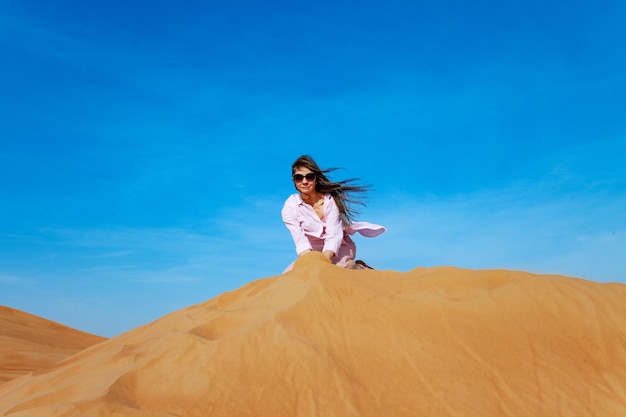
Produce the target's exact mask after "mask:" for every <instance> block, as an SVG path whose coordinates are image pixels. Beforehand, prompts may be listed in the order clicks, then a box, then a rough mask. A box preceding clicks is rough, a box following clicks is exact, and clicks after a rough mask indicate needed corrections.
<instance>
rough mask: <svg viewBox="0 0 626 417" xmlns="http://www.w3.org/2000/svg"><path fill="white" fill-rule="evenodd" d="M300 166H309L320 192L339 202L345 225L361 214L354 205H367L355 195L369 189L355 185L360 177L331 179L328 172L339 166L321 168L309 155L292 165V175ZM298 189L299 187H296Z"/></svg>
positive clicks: (303, 156)
mask: <svg viewBox="0 0 626 417" xmlns="http://www.w3.org/2000/svg"><path fill="white" fill-rule="evenodd" d="M298 168H308V169H310V170H311V171H312V172H314V173H315V179H316V181H315V190H316V191H317V192H318V193H322V194H330V195H331V196H332V197H333V198H334V199H335V203H336V204H337V208H338V209H339V214H340V216H341V221H342V222H343V224H344V225H345V226H347V225H349V224H350V223H351V222H353V221H355V220H356V216H357V215H358V214H359V212H358V211H357V210H355V209H354V208H353V207H352V206H353V205H354V204H360V205H362V206H365V203H363V202H362V201H361V200H360V199H359V198H357V197H355V194H363V193H365V192H367V191H368V190H369V187H368V186H362V185H353V184H351V183H352V182H354V181H358V178H349V179H347V180H343V181H331V180H330V179H328V177H327V176H326V174H327V173H329V172H332V171H335V170H337V169H339V168H327V169H321V168H320V167H319V166H318V165H317V163H316V162H315V161H314V160H313V158H311V157H310V156H309V155H302V156H301V157H299V158H298V159H296V160H295V162H294V163H293V164H292V165H291V175H292V176H293V174H294V173H295V171H296V170H297V169H298ZM296 189H297V188H296Z"/></svg>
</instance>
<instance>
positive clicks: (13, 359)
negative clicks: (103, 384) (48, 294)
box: [0, 306, 106, 384]
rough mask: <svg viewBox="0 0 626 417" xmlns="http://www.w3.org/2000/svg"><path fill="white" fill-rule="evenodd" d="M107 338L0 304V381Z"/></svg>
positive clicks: (50, 362) (37, 367)
mask: <svg viewBox="0 0 626 417" xmlns="http://www.w3.org/2000/svg"><path fill="white" fill-rule="evenodd" d="M104 340H106V338H104V337H100V336H95V335H92V334H88V333H84V332H81V331H78V330H76V329H72V328H70V327H67V326H64V325H62V324H59V323H55V322H53V321H50V320H46V319H44V318H41V317H37V316H33V315H32V314H28V313H25V312H23V311H19V310H15V309H12V308H9V307H3V306H0V384H2V383H3V382H6V381H9V380H11V379H13V378H16V377H18V376H21V375H24V374H27V373H29V372H31V371H34V370H35V369H40V368H45V367H47V366H50V365H53V364H55V363H57V362H60V361H61V360H63V359H65V358H67V357H69V356H71V355H73V354H75V353H77V352H79V351H81V350H83V349H85V348H87V347H89V346H91V345H94V344H96V343H100V342H102V341H104Z"/></svg>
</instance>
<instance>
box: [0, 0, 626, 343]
mask: <svg viewBox="0 0 626 417" xmlns="http://www.w3.org/2000/svg"><path fill="white" fill-rule="evenodd" d="M546 3H547V4H546ZM624 16H626V3H624V2H623V1H621V0H620V1H618V0H615V1H607V0H599V1H596V0H594V1H591V0H587V1H567V2H566V1H561V0H558V1H552V2H544V1H535V0H530V1H528V0H526V1H511V2H495V1H475V2H466V1H459V0H443V1H439V2H422V1H398V0H392V1H387V2H370V1H365V2H363V1H360V2H355V1H347V0H333V1H327V0H321V1H316V2H304V1H295V0H294V1H286V0H285V1H275V0H269V1H263V2H261V1H250V2H243V1H237V0H235V1H232V2H212V1H179V2H175V3H170V2H164V1H151V2H147V1H141V0H140V1H135V2H127V1H120V0H112V1H108V2H95V3H94V2H84V1H78V0H72V1H69V0H55V1H52V2H51V1H42V0H39V1H33V0H4V1H2V2H1V3H0V51H1V53H2V64H0V128H1V130H0V304H2V305H6V306H10V307H13V308H18V309H21V310H25V311H28V312H30V313H33V314H37V315H40V316H43V317H46V318H49V319H52V320H55V321H59V322H61V323H64V324H66V325H69V326H72V327H75V328H78V329H81V330H84V331H88V332H92V333H97V334H100V335H104V336H115V335H117V334H119V333H121V332H124V331H126V330H130V329H133V328H135V327H137V326H139V325H142V324H145V323H148V322H151V321H153V320H155V319H157V318H159V317H161V316H163V315H165V314H167V313H169V312H172V311H175V310H178V309H180V308H184V307H186V306H189V305H192V304H195V303H200V302H203V301H205V300H207V299H210V298H212V297H214V296H216V295H219V294H220V293H222V292H224V291H231V290H234V289H236V288H238V287H240V286H241V285H243V284H245V283H247V282H250V281H252V280H255V279H258V278H263V277H270V276H275V275H278V274H279V273H280V272H281V271H282V270H283V268H284V267H285V266H286V265H287V264H289V263H290V262H291V261H292V260H293V257H294V256H295V252H294V248H293V243H292V241H291V238H290V236H289V234H288V232H287V230H286V228H285V227H284V226H283V224H282V222H281V219H280V209H281V207H282V204H283V202H284V200H285V198H286V197H287V196H288V195H289V194H290V193H292V192H294V190H293V186H292V184H291V182H290V177H289V175H290V165H291V162H292V161H293V160H294V159H295V158H297V157H298V156H299V155H301V154H310V155H312V156H313V157H314V158H315V159H316V160H317V161H318V162H319V164H320V165H321V166H323V167H342V168H343V169H342V170H339V171H336V172H335V175H334V178H335V179H342V178H347V177H359V178H361V182H362V183H365V184H372V185H373V186H374V187H373V190H372V191H371V192H370V193H369V195H368V199H367V207H365V208H362V209H361V220H366V221H371V222H374V223H379V224H383V225H385V226H386V227H387V228H388V232H387V233H385V234H383V235H381V236H379V237H377V238H375V239H365V238H358V237H357V238H356V240H357V246H358V251H359V255H360V257H362V258H363V259H365V260H366V261H367V262H368V263H369V264H371V265H373V266H374V267H376V268H378V269H385V270H397V271H408V270H411V269H413V268H415V267H420V266H427V267H430V266H438V265H452V266H457V267H463V268H473V269H494V268H505V269H516V270H517V269H519V270H525V271H529V272H536V273H555V274H562V275H569V276H573V277H580V278H585V279H589V280H594V281H599V282H622V283H626V256H624V253H625V248H626V168H625V165H626V164H624V156H626V117H625V116H626V115H625V111H624V109H626V25H625V24H624Z"/></svg>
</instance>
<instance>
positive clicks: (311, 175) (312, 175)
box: [293, 172, 315, 182]
mask: <svg viewBox="0 0 626 417" xmlns="http://www.w3.org/2000/svg"><path fill="white" fill-rule="evenodd" d="M305 178H306V180H307V181H315V172H309V173H308V174H306V175H302V174H294V175H293V180H294V181H295V182H302V180H304V179H305Z"/></svg>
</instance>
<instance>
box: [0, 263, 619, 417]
mask: <svg viewBox="0 0 626 417" xmlns="http://www.w3.org/2000/svg"><path fill="white" fill-rule="evenodd" d="M318 255H319V256H318ZM0 416H11V417H26V416H29V417H42V416H45V417H60V416H75V417H79V416H80V417H92V416H94V417H95V416H120V417H124V416H129V417H131V416H132V417H136V416H137V417H138V416H145V417H147V416H150V417H152V416H154V417H166V416H168V417H174V416H178V417H192V416H193V417H207V416H211V417H216V416H223V417H238V416H267V417H281V416H284V417H294V416H307V417H308V416H320V417H333V416H336V417H349V416H373V417H374V416H375V417H381V416H383V417H387V416H390V417H399V416H411V417H414V416H436V417H441V416H454V417H458V416H473V417H475V416H478V417H489V416H515V417H520V416H522V417H525V416H529V417H530V416H532V417H538V416H545V417H556V416H585V417H587V416H602V417H609V416H615V417H617V416H621V417H623V416H626V285H623V284H599V283H595V282H590V281H585V280H581V279H575V278H568V277H562V276H555V275H533V274H529V273H524V272H513V271H506V270H493V271H474V270H466V269H457V268H451V267H438V268H416V269H414V270H412V271H409V272H406V273H399V272H394V271H379V270H367V271H355V270H345V269H341V268H338V267H336V266H333V265H331V264H329V263H328V262H326V261H324V259H323V256H322V255H321V254H317V253H312V254H309V255H306V256H304V257H302V258H300V259H299V260H298V262H297V263H296V265H295V268H294V270H293V271H292V272H290V273H289V274H286V275H282V276H277V277H274V278H267V279H261V280H257V281H254V282H252V283H250V284H248V285H246V286H244V287H242V288H239V289H237V290H235V291H233V292H229V293H225V294H222V295H221V296H219V297H216V298H214V299H212V300H210V301H207V302H205V303H202V304H198V305H194V306H191V307H188V308H186V309H183V310H179V311H176V312H174V313H172V314H169V315H167V316H165V317H163V318H161V319H159V320H157V321H155V322H153V323H150V324H147V325H145V326H142V327H139V328H137V329H135V330H132V331H130V332H127V333H124V334H122V335H120V336H118V337H115V338H112V339H110V340H108V341H105V342H103V343H100V344H98V345H96V346H93V347H90V348H88V349H86V350H83V351H81V352H79V353H78V354H76V355H74V356H72V357H71V358H69V359H67V360H65V361H63V362H61V363H60V364H57V365H56V366H53V367H50V368H48V369H46V370H41V371H37V372H34V373H33V374H32V375H25V376H22V377H20V378H17V379H14V380H12V381H9V382H7V383H5V384H3V385H0Z"/></svg>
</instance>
